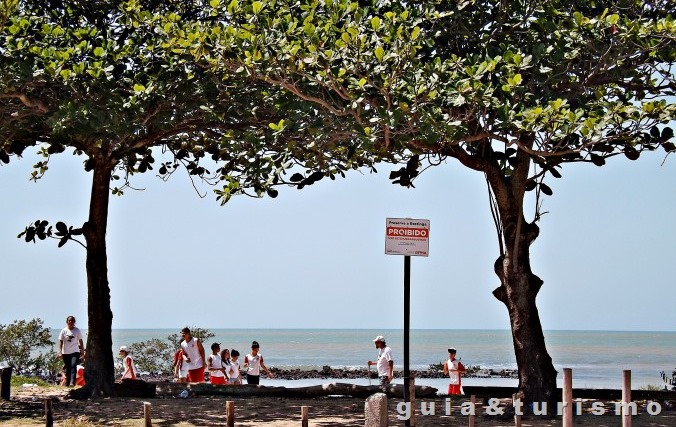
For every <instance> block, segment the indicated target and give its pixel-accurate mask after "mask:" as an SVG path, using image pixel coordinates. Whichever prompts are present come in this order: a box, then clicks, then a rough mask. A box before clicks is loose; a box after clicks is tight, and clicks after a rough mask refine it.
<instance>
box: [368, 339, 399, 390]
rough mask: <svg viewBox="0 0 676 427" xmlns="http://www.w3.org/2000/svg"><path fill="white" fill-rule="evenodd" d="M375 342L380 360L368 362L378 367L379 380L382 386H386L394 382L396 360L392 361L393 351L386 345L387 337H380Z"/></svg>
mask: <svg viewBox="0 0 676 427" xmlns="http://www.w3.org/2000/svg"><path fill="white" fill-rule="evenodd" d="M373 342H374V343H375V344H376V348H377V349H378V360H376V361H375V362H374V361H372V360H369V361H368V365H369V366H371V365H376V367H377V369H378V378H379V380H380V386H381V387H383V386H386V385H388V384H389V383H391V382H392V376H393V373H394V359H392V349H391V348H390V347H388V346H387V344H386V343H385V337H383V336H382V335H378V336H377V337H376V338H375V339H374V340H373Z"/></svg>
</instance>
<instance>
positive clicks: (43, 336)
mask: <svg viewBox="0 0 676 427" xmlns="http://www.w3.org/2000/svg"><path fill="white" fill-rule="evenodd" d="M50 338H51V333H50V331H49V329H48V328H45V327H44V326H43V322H42V320H41V319H32V320H29V321H25V320H15V321H14V322H13V323H12V324H10V325H0V361H6V362H8V363H9V364H10V365H12V366H14V368H15V369H16V371H17V373H21V372H30V373H34V374H40V373H43V372H42V371H43V370H45V369H48V368H50V367H51V366H52V364H51V359H53V356H56V354H55V353H54V351H53V349H51V347H52V346H53V345H54V343H53V342H52V341H51V339H50ZM48 346H49V347H50V350H51V353H52V354H53V356H50V355H49V354H42V353H39V354H37V355H36V354H35V352H36V351H37V350H40V349H43V348H45V347H48ZM59 369H60V368H59Z"/></svg>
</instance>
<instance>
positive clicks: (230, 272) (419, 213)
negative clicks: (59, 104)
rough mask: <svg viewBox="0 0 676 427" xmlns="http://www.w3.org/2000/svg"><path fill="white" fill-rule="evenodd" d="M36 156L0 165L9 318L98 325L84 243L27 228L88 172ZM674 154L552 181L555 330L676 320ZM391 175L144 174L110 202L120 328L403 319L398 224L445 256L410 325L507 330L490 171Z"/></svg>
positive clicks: (433, 259) (422, 277) (579, 167)
mask: <svg viewBox="0 0 676 427" xmlns="http://www.w3.org/2000/svg"><path fill="white" fill-rule="evenodd" d="M28 151H30V150H27V153H26V154H27V155H26V156H25V157H24V158H22V159H19V160H17V159H16V158H13V159H12V160H13V161H12V162H11V163H10V164H9V165H4V164H3V165H2V166H1V167H0V194H2V208H1V210H0V212H1V214H0V269H1V270H0V271H1V272H0V277H1V279H0V281H1V282H2V285H1V286H0V324H8V323H11V322H13V321H14V320H18V319H32V318H41V319H42V320H43V321H44V324H45V326H48V327H53V328H61V327H63V326H64V324H65V318H66V316H67V315H71V314H72V315H75V316H76V317H77V318H78V326H79V327H81V328H86V327H87V307H86V304H87V285H86V275H85V264H84V262H85V251H84V249H83V248H82V247H81V246H79V245H77V244H75V243H74V242H69V243H68V244H66V245H65V246H64V247H63V248H60V249H59V248H57V245H56V244H57V241H56V240H49V241H44V242H40V241H38V243H37V244H32V243H30V244H27V243H25V242H24V241H23V240H22V239H17V237H16V236H17V235H18V234H19V233H20V232H21V231H22V230H23V229H24V228H25V227H26V226H27V225H28V224H29V223H32V222H33V221H35V220H37V219H46V220H48V221H50V223H51V224H54V223H56V222H57V221H59V220H61V221H64V222H66V223H67V224H69V225H76V226H79V225H81V224H82V223H83V222H84V221H85V219H86V217H87V206H88V201H89V186H90V175H89V174H88V173H87V172H85V171H84V170H83V168H82V166H81V165H82V160H83V159H82V158H79V157H77V156H73V155H71V154H69V153H68V152H66V153H63V154H61V155H57V156H54V157H52V159H51V160H50V168H49V171H48V172H47V174H46V176H45V177H44V178H43V179H42V180H40V181H39V182H37V183H34V182H31V181H29V179H28V178H29V176H30V173H31V170H32V165H33V164H34V163H35V162H36V159H37V158H36V157H35V156H33V155H32V154H31V155H28V154H29V153H28ZM664 160H665V153H664V151H663V150H659V151H657V152H654V153H648V154H645V155H643V156H642V157H641V158H640V159H639V160H638V161H636V162H631V161H629V160H627V159H625V158H624V157H622V158H620V157H616V158H613V159H611V160H610V161H609V163H608V164H607V165H606V166H604V167H601V168H599V167H596V166H593V165H591V164H575V165H566V166H564V168H563V170H562V173H563V177H562V178H561V179H550V180H549V181H548V184H549V186H550V187H551V188H552V189H553V191H554V195H553V196H552V197H546V198H545V200H544V205H543V210H544V211H546V212H547V214H545V215H544V216H543V217H542V220H541V221H540V223H539V224H540V237H539V238H538V239H537V240H536V241H535V242H534V243H533V245H532V246H531V263H532V269H533V271H534V273H535V274H537V275H538V276H540V278H542V279H543V280H544V285H543V287H542V289H541V291H540V293H539V295H538V299H537V303H538V307H539V312H540V318H541V321H542V326H543V328H544V329H545V330H553V329H559V330H648V331H652V330H655V331H662V330H663V331H673V330H676V310H674V309H673V304H674V289H675V286H674V285H675V284H676V278H675V277H676V262H674V260H675V259H676V191H675V184H676V158H674V157H673V156H671V157H668V158H667V159H666V161H664ZM392 168H393V167H392V166H389V165H379V166H378V170H379V173H377V174H369V173H359V172H352V173H349V174H348V175H347V178H346V179H337V180H336V181H330V180H322V181H320V182H319V183H317V184H315V185H312V186H310V187H306V188H304V189H303V190H297V189H295V188H282V189H280V193H279V196H278V198H276V199H270V198H265V199H253V198H248V197H236V198H234V199H233V200H232V201H231V202H229V203H228V204H226V205H225V206H223V207H222V206H220V204H219V203H218V202H217V201H216V200H215V196H214V195H213V193H212V189H211V188H210V187H205V186H198V190H199V192H200V193H201V194H202V195H203V196H204V195H205V194H206V197H200V194H198V192H197V191H196V190H195V189H194V188H193V186H192V183H191V181H190V179H189V178H188V176H187V175H186V174H185V173H184V172H182V173H180V174H179V173H177V174H175V176H173V177H172V178H171V180H170V181H169V182H162V181H161V180H160V179H159V178H157V177H156V176H154V175H153V174H152V173H147V174H144V175H143V176H137V177H135V178H134V181H133V182H132V183H133V185H134V186H135V187H136V188H139V189H142V190H139V191H133V190H127V191H126V192H125V194H124V196H122V197H116V196H113V197H111V206H110V215H109V227H108V236H107V239H108V261H109V264H108V269H109V281H110V288H111V305H112V310H113V315H114V319H113V328H177V327H181V326H184V325H191V326H200V327H207V328H369V329H378V328H382V329H397V328H402V327H403V265H404V258H403V257H402V256H398V255H385V250H384V247H385V221H386V218H417V219H428V220H430V243H429V246H430V248H429V250H430V254H429V257H412V260H411V327H412V328H414V329H427V328H440V329H509V318H508V315H507V310H506V308H505V307H504V305H502V303H500V302H499V301H498V300H496V299H495V298H494V297H493V296H492V294H491V291H492V290H493V289H494V288H496V287H497V286H498V285H499V283H498V279H497V277H496V276H495V274H494V273H493V267H492V266H493V263H494V261H495V259H496V257H497V256H498V255H499V253H498V243H497V242H498V241H497V237H496V233H495V229H494V226H493V221H492V218H491V215H490V210H489V205H488V195H487V189H486V184H485V181H484V179H483V176H482V175H481V174H480V173H477V172H474V171H470V170H467V169H465V168H463V167H461V166H460V165H459V164H458V163H456V162H454V161H452V160H451V161H449V162H448V163H447V164H444V165H441V166H438V167H435V168H432V169H430V170H428V171H426V172H425V173H423V174H422V175H421V176H420V177H419V178H418V179H417V180H416V181H415V185H416V188H413V189H407V188H403V187H400V186H398V185H392V184H390V181H389V180H388V179H387V177H388V174H389V171H390V170H391V169H392ZM528 212H532V201H530V204H529V205H528Z"/></svg>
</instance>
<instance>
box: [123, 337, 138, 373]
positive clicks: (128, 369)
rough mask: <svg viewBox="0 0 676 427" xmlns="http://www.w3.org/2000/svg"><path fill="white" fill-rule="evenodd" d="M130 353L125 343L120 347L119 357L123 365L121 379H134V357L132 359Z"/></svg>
mask: <svg viewBox="0 0 676 427" xmlns="http://www.w3.org/2000/svg"><path fill="white" fill-rule="evenodd" d="M130 353H131V351H130V350H129V347H127V346H126V345H123V346H122V347H120V357H121V358H122V360H123V366H124V372H123V373H122V378H120V379H122V380H135V379H136V376H137V373H136V366H134V359H132V357H131V354H130Z"/></svg>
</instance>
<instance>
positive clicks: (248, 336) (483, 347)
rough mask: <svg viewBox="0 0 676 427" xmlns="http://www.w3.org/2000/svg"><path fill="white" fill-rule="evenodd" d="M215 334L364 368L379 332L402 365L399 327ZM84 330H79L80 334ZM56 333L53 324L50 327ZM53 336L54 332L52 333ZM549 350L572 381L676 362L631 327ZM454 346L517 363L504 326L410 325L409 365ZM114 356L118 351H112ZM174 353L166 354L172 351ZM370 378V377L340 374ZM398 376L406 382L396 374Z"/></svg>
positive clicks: (558, 338) (572, 336) (551, 337)
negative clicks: (484, 328) (494, 328)
mask: <svg viewBox="0 0 676 427" xmlns="http://www.w3.org/2000/svg"><path fill="white" fill-rule="evenodd" d="M210 331H211V332H212V333H214V334H215V337H213V338H212V339H210V340H208V341H207V342H206V343H205V346H204V347H205V350H206V351H207V353H209V345H210V344H211V343H212V342H219V343H221V348H230V349H232V348H235V349H237V350H239V352H240V353H241V354H242V355H244V354H246V353H247V352H248V351H249V350H250V346H251V341H252V340H256V341H258V342H259V343H260V345H261V348H260V353H261V354H262V355H263V356H264V358H265V364H266V365H267V366H268V367H277V368H284V369H294V368H299V369H322V367H323V366H331V367H332V368H366V362H367V361H368V360H374V359H375V357H376V353H377V351H376V349H375V346H374V344H373V338H375V337H376V336H377V335H384V336H385V338H386V340H387V344H388V345H389V346H390V347H391V348H392V351H393V353H394V359H395V370H397V369H400V370H403V330H401V329H397V330H369V329H210ZM85 332H86V330H83V333H85ZM175 332H178V329H176V330H174V329H116V330H113V336H112V338H113V349H114V350H117V349H118V348H119V347H120V346H121V345H132V344H133V343H135V342H140V341H145V340H148V339H151V338H160V339H164V338H166V337H167V336H168V335H170V334H172V333H175ZM55 334H58V331H55ZM53 339H56V336H55V337H54V338H53ZM545 339H546V344H547V350H548V351H549V354H550V356H551V357H552V360H553V362H554V367H555V368H556V369H557V371H559V374H558V382H559V386H561V384H562V381H563V368H571V369H572V372H573V387H574V388H610V389H620V388H621V387H622V371H623V370H626V369H629V370H631V371H632V388H633V389H635V390H636V389H639V388H642V387H646V386H649V385H659V386H661V387H663V386H664V383H663V381H662V378H661V376H660V372H661V371H666V372H668V373H671V372H672V371H673V370H674V369H675V368H676V332H629V331H545ZM448 347H455V348H456V349H457V351H458V354H457V356H458V357H459V358H461V360H462V362H463V363H464V364H465V365H466V366H467V365H472V366H480V367H481V368H483V369H495V370H500V369H516V359H515V357H514V350H513V346H512V338H511V332H510V331H509V330H444V329H413V330H411V332H410V367H411V369H425V368H427V367H429V365H430V364H435V363H439V362H442V361H445V360H446V358H447V357H448V352H447V348H448ZM113 354H114V355H117V351H114V352H113ZM172 355H173V354H167V358H171V357H172ZM331 381H332V380H331V379H326V380H323V379H307V380H276V379H263V380H262V383H263V384H267V385H280V386H282V385H283V386H287V387H293V386H305V385H316V384H321V383H325V382H331ZM337 381H341V382H350V383H355V384H362V385H365V384H368V380H367V379H366V378H364V379H354V380H342V379H341V380H337ZM394 382H395V383H403V379H402V378H395V381H394ZM416 384H419V385H429V386H432V387H436V388H438V389H440V390H445V389H446V387H447V381H446V380H445V379H438V378H437V379H417V380H416ZM463 384H464V385H478V386H482V385H483V386H512V387H516V386H517V385H518V380H516V379H510V378H463Z"/></svg>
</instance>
